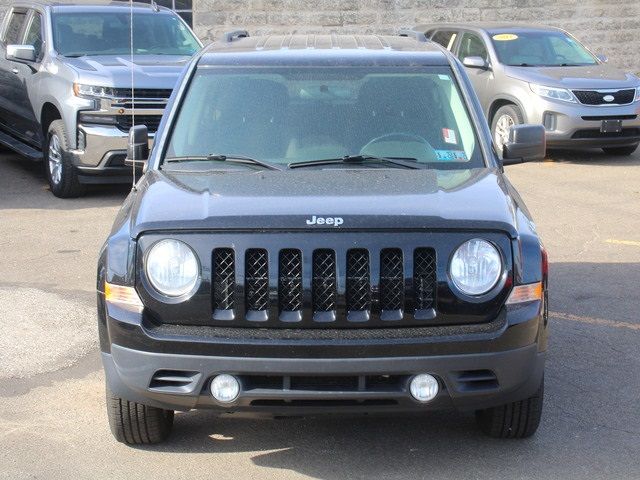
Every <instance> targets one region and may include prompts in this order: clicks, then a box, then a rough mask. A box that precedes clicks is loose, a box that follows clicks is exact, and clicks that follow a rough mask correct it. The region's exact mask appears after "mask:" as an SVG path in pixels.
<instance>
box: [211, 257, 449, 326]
mask: <svg viewBox="0 0 640 480" xmlns="http://www.w3.org/2000/svg"><path fill="white" fill-rule="evenodd" d="M238 256H241V258H242V256H243V257H244V264H243V265H242V264H240V265H238V262H237V260H236V258H237V257H238ZM274 261H275V262H276V263H273V262H274ZM270 264H271V268H270ZM211 290H212V306H213V321H214V323H215V322H216V321H223V322H224V323H225V324H226V325H228V326H231V325H233V326H248V327H250V326H254V327H255V326H264V327H266V326H269V327H290V328H304V327H315V328H321V327H323V326H327V327H329V326H333V327H334V328H335V327H336V326H339V327H358V326H362V327H367V326H384V325H388V323H389V322H397V323H402V322H403V320H407V319H409V320H411V321H413V320H429V319H433V318H434V316H435V310H436V290H437V277H436V254H435V250H434V249H433V248H422V247H421V248H416V249H413V250H408V251H403V250H402V249H400V248H384V249H381V250H378V251H369V250H367V249H364V248H353V249H348V250H346V252H345V251H343V252H342V255H339V254H338V252H337V251H335V250H333V249H329V248H317V249H313V250H311V251H302V250H299V249H293V248H284V249H280V250H277V251H271V250H267V249H262V248H249V249H247V250H245V251H244V253H242V252H235V251H234V250H233V249H232V248H215V249H214V250H213V259H212V279H211ZM409 317H412V318H409ZM232 320H233V322H230V321H232ZM257 322H262V323H261V324H258V323H257ZM409 323H411V322H409Z"/></svg>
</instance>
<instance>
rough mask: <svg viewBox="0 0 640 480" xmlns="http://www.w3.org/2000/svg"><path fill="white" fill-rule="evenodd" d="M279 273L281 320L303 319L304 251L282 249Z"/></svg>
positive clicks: (296, 320) (293, 320)
mask: <svg viewBox="0 0 640 480" xmlns="http://www.w3.org/2000/svg"><path fill="white" fill-rule="evenodd" d="M278 263H279V268H278V269H279V275H278V300H279V305H280V320H281V321H284V322H299V321H301V320H302V293H303V289H302V252H301V251H300V250H296V249H292V248H288V249H285V250H281V251H280V257H279V262H278Z"/></svg>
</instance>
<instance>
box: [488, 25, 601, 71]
mask: <svg viewBox="0 0 640 480" xmlns="http://www.w3.org/2000/svg"><path fill="white" fill-rule="evenodd" d="M491 41H492V42H493V45H494V47H495V49H496V54H497V55H498V59H499V60H500V62H501V63H503V64H505V65H509V66H524V67H568V66H580V65H595V64H596V63H598V61H597V59H596V58H595V57H594V56H593V55H592V54H591V53H589V51H588V50H587V49H586V48H585V47H584V46H583V45H581V44H580V42H578V41H577V40H576V39H574V38H572V37H570V36H569V35H567V34H566V33H564V32H521V31H516V32H513V33H504V32H502V33H494V34H492V35H491Z"/></svg>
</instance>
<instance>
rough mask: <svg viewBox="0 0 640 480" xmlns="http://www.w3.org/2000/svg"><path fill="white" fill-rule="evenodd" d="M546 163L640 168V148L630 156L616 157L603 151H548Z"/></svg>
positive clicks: (592, 149)
mask: <svg viewBox="0 0 640 480" xmlns="http://www.w3.org/2000/svg"><path fill="white" fill-rule="evenodd" d="M544 161H545V162H556V163H573V164H583V165H600V166H608V167H631V166H640V148H638V150H636V151H635V152H634V153H633V154H632V155H629V156H615V155H610V154H607V153H604V152H603V151H602V150H601V149H599V148H597V149H594V148H591V149H578V150H562V149H550V150H547V155H546V158H545V159H544Z"/></svg>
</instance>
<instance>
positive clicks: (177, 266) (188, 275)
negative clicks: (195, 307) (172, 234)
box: [145, 239, 200, 297]
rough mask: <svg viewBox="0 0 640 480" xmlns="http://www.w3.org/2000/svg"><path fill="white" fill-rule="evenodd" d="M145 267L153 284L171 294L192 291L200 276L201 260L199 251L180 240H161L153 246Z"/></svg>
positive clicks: (164, 293) (182, 293) (159, 290)
mask: <svg viewBox="0 0 640 480" xmlns="http://www.w3.org/2000/svg"><path fill="white" fill-rule="evenodd" d="M145 271H146V274H147V278H148V279H149V282H151V285H152V286H153V288H155V289H156V290H157V291H158V292H159V293H161V294H162V295H166V296H167V297H181V296H183V295H186V294H188V293H190V292H192V291H193V290H194V288H195V286H196V284H197V283H198V281H199V280H200V263H199V262H198V259H197V257H196V255H195V253H193V250H191V247H189V246H188V245H187V244H186V243H184V242H181V241H179V240H170V239H167V240H161V241H159V242H158V243H156V244H155V245H154V246H153V247H151V249H150V250H149V252H148V253H147V256H146V259H145Z"/></svg>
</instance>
